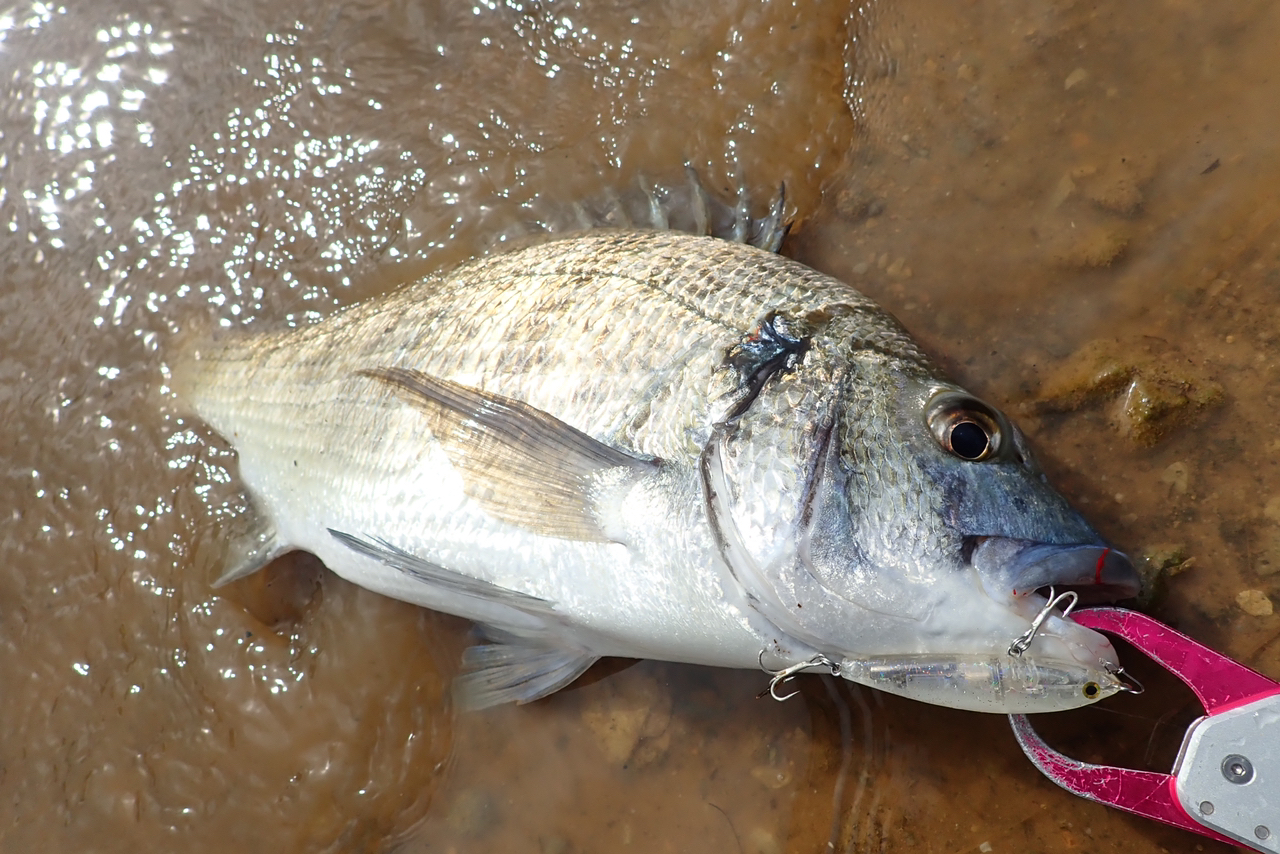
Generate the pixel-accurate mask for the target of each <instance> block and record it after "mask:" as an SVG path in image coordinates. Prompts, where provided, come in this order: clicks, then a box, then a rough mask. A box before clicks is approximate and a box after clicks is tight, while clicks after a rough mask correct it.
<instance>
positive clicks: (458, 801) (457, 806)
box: [445, 789, 499, 837]
mask: <svg viewBox="0 0 1280 854" xmlns="http://www.w3.org/2000/svg"><path fill="white" fill-rule="evenodd" d="M498 820H499V819H498V804H497V802H496V801H495V800H494V798H493V795H491V794H489V793H488V792H486V791H484V790H482V789H467V790H465V791H462V792H459V793H458V796H457V797H456V798H454V799H453V806H452V807H451V808H450V810H449V813H448V815H447V816H446V817H445V823H446V824H447V825H448V826H449V829H450V830H452V831H453V832H454V833H455V834H456V835H458V836H460V837H476V836H481V835H483V834H484V833H485V832H487V831H488V830H489V829H490V828H492V827H493V826H494V825H495V824H496V823H497V822H498Z"/></svg>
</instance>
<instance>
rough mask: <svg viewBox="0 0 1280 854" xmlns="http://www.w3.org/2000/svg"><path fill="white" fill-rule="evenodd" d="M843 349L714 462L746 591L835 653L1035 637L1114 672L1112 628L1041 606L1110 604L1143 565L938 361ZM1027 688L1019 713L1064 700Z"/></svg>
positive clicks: (760, 404)
mask: <svg viewBox="0 0 1280 854" xmlns="http://www.w3.org/2000/svg"><path fill="white" fill-rule="evenodd" d="M839 364H840V360H838V359H826V360H825V363H824V357H823V354H822V353H821V352H820V348H819V347H817V346H815V347H814V348H813V350H812V351H810V352H809V353H807V354H806V362H805V363H803V364H801V365H799V366H798V367H797V368H796V369H795V371H794V372H793V373H792V374H789V375H787V376H785V377H780V378H777V380H776V382H774V383H773V384H772V385H771V386H770V387H768V388H766V389H764V390H763V391H762V392H761V394H760V396H759V399H757V400H756V401H755V402H754V403H753V405H752V407H751V409H750V410H748V411H747V412H746V413H745V414H744V416H743V419H742V421H743V423H742V424H740V425H739V426H738V429H737V430H736V431H735V434H734V436H733V438H732V439H731V440H729V441H727V442H726V448H725V449H722V450H721V451H720V452H718V453H720V454H721V458H720V459H719V460H715V459H713V460H712V463H713V465H712V466H711V470H712V472H713V474H714V472H715V471H716V468H715V467H716V465H720V466H721V469H722V471H721V474H722V475H723V478H724V480H725V483H724V484H723V491H724V493H725V494H726V495H727V496H728V497H729V500H728V501H726V502H725V505H726V506H725V508H724V509H725V512H726V513H727V514H729V515H732V516H733V517H734V518H733V520H732V524H731V525H729V526H728V527H729V528H730V529H731V533H730V535H729V536H727V537H724V538H723V540H724V542H726V543H727V547H726V550H725V552H726V557H727V559H728V562H729V563H730V565H731V566H732V567H733V570H734V573H735V575H737V576H738V578H739V580H740V581H743V583H744V586H745V587H746V588H748V590H749V598H750V600H751V601H752V603H753V606H754V607H755V608H756V609H757V610H758V611H759V612H760V613H762V614H764V615H765V616H766V617H767V618H768V619H769V620H770V621H771V622H772V623H773V624H774V626H775V627H776V628H777V629H778V630H780V631H781V632H785V633H786V634H787V635H788V636H789V637H790V638H793V639H795V640H796V641H798V642H799V643H800V644H802V645H803V646H802V647H800V648H801V649H812V650H817V651H819V652H821V653H822V654H823V655H825V656H827V657H829V658H832V659H840V658H843V659H844V660H855V659H859V658H862V659H867V658H870V657H875V656H907V657H912V656H914V657H915V658H914V659H913V660H916V661H919V660H923V659H928V658H929V657H935V658H937V659H938V660H942V659H943V658H949V659H951V660H959V659H967V660H977V659H982V660H989V659H990V658H991V657H993V656H994V657H1000V656H1008V655H1009V649H1010V647H1011V646H1012V644H1013V642H1014V641H1015V640H1017V639H1018V638H1023V637H1029V639H1030V642H1029V644H1028V647H1027V649H1026V651H1025V652H1024V653H1022V656H1024V657H1025V658H1026V660H1030V661H1041V662H1045V663H1051V664H1052V665H1053V666H1054V667H1059V668H1066V669H1068V670H1070V669H1071V668H1075V671H1074V672H1077V673H1078V675H1079V680H1080V684H1081V685H1090V684H1094V683H1095V682H1097V681H1104V682H1107V683H1108V684H1116V683H1115V680H1114V679H1109V677H1108V676H1107V674H1109V673H1113V672H1114V671H1115V670H1116V669H1117V659H1116V655H1115V651H1114V649H1113V648H1112V646H1111V644H1110V642H1109V641H1108V640H1107V639H1106V638H1105V637H1103V636H1102V635H1100V634H1098V633H1097V632H1095V631H1093V630H1091V629H1088V628H1085V627H1084V626H1081V625H1079V624H1077V623H1075V622H1074V621H1072V620H1070V619H1069V618H1068V617H1066V616H1065V615H1063V614H1062V613H1060V611H1053V610H1051V609H1048V608H1047V607H1046V606H1047V605H1048V603H1049V591H1050V590H1052V591H1053V592H1054V593H1055V594H1062V593H1064V592H1067V591H1070V592H1072V593H1074V594H1075V596H1076V597H1078V600H1079V601H1080V602H1090V603H1095V602H1105V601H1117V600H1120V599H1124V598H1128V597H1131V596H1134V595H1136V594H1137V593H1138V590H1139V586H1140V585H1139V577H1138V575H1137V573H1136V571H1135V570H1134V568H1133V566H1132V565H1131V563H1130V562H1129V560H1128V558H1127V557H1125V556H1124V555H1123V554H1121V553H1120V552H1118V551H1116V550H1115V549H1113V548H1112V547H1111V546H1109V545H1108V544H1107V543H1106V542H1105V541H1104V540H1103V539H1102V538H1101V537H1100V536H1099V534H1098V533H1097V532H1096V531H1095V530H1094V529H1093V528H1092V527H1091V526H1090V525H1089V524H1088V522H1086V521H1085V520H1084V518H1083V517H1082V516H1081V515H1080V514H1079V513H1078V512H1077V511H1076V510H1075V509H1074V508H1072V507H1071V506H1070V504H1069V503H1068V502H1067V501H1066V499H1065V498H1063V497H1062V495H1061V494H1059V493H1058V492H1057V491H1056V490H1054V489H1053V487H1052V486H1050V485H1049V483H1048V481H1047V479H1046V478H1045V475H1044V473H1043V472H1042V471H1041V469H1040V467H1039V466H1038V465H1037V464H1036V462H1035V459H1034V458H1033V456H1032V454H1031V451H1030V449H1029V447H1028V445H1027V442H1026V439H1025V437H1024V436H1023V435H1022V433H1021V432H1020V431H1019V430H1018V429H1017V428H1016V427H1015V426H1014V425H1013V424H1012V423H1011V422H1010V420H1009V419H1008V418H1007V417H1006V416H1005V415H1004V414H1003V413H1001V412H1000V411H999V410H998V409H996V408H995V407H993V406H991V405H990V404H987V403H986V402H984V401H982V400H980V399H979V398H977V397H975V396H974V395H972V394H970V393H969V392H967V391H965V390H964V389H963V388H961V387H959V386H957V385H955V384H954V383H951V382H950V381H948V380H946V379H945V378H942V377H940V375H939V372H938V371H937V370H936V369H934V368H933V367H932V366H931V365H930V364H928V363H925V364H923V365H921V364H919V363H910V362H909V363H907V364H905V365H904V363H903V360H901V359H896V358H893V357H892V355H891V354H890V355H886V354H883V353H878V354H871V355H870V356H864V357H863V358H861V359H859V360H853V361H851V362H849V363H847V365H846V367H847V370H842V369H841V368H840V367H839ZM810 371H812V373H810V374H809V376H808V377H807V378H806V372H810ZM824 385H825V390H820V389H821V387H822V386H824ZM788 418H789V419H790V421H789V423H788V420H787V419H788ZM733 441H740V442H741V443H742V447H740V448H738V449H736V450H730V449H729V448H728V445H731V444H732V443H733ZM768 443H772V447H770V448H768V449H767V450H766V448H765V447H764V445H766V444H768ZM752 444H756V445H758V447H755V449H754V450H749V449H748V448H747V446H748V445H752ZM784 451H788V452H790V454H791V456H790V458H789V459H788V454H787V453H785V452H784ZM787 465H791V466H793V467H794V470H795V472H797V474H795V476H794V479H793V480H792V481H790V482H788V481H787V478H786V476H783V475H780V474H779V471H778V470H779V469H780V468H784V467H786V466H787ZM729 481H735V483H730V482H729ZM788 486H790V489H789V490H788ZM784 493H785V494H787V495H789V496H790V497H791V499H793V500H794V503H793V504H792V503H788V500H787V499H786V498H779V496H780V495H782V494H784ZM753 496H754V503H753ZM760 499H763V501H761V500H760ZM761 505H763V506H761ZM722 527H724V526H722ZM1046 611H1049V613H1047V614H1044V613H1043V612H1046ZM1037 618H1039V620H1037ZM1033 623H1037V627H1036V628H1035V630H1034V631H1033V630H1032V625H1033ZM921 657H923V659H922V658H921ZM1086 696H1088V695H1087V694H1086ZM1096 696H1097V695H1096V694H1095V695H1093V696H1088V699H1089V700H1090V701H1091V700H1092V699H1094V698H1095V697H1096ZM1023 699H1024V700H1026V702H1024V703H1023V704H1022V705H1018V706H1017V709H1018V710H1020V711H1036V710H1041V711H1048V710H1056V709H1058V708H1062V706H1061V705H1052V706H1051V705H1049V704H1048V703H1047V701H1046V704H1044V705H1037V704H1036V702H1035V699H1034V698H1031V699H1027V698H1023ZM1077 704H1082V703H1077ZM970 707H973V706H970ZM1006 710H1012V707H1008V708H1007V709H1006Z"/></svg>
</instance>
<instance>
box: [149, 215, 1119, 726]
mask: <svg viewBox="0 0 1280 854" xmlns="http://www.w3.org/2000/svg"><path fill="white" fill-rule="evenodd" d="M172 384H173V388H174V390H175V392H176V394H177V395H178V398H179V399H180V400H181V401H182V402H183V404H184V405H185V406H186V407H189V409H190V410H192V411H194V412H195V413H196V414H197V415H198V416H199V417H200V418H202V419H204V420H205V421H206V422H207V423H208V424H209V425H211V426H212V427H213V429H215V430H216V431H217V432H218V433H220V434H221V435H222V436H223V437H225V438H226V440H227V441H228V442H230V444H231V445H232V446H233V447H234V448H235V450H236V451H237V452H238V454H239V471H240V476H241V478H242V479H243V482H244V484H245V485H246V486H247V489H248V491H249V492H250V494H251V496H252V498H253V501H254V504H255V508H256V512H257V517H258V520H259V525H258V528H257V531H256V533H255V535H254V536H253V537H252V538H251V539H250V540H249V541H248V543H247V544H242V547H241V550H240V553H239V554H238V555H237V556H236V557H235V559H234V560H233V561H232V565H231V567H230V568H229V571H228V573H227V575H226V576H225V579H224V580H229V579H234V578H238V577H240V576H242V575H245V574H248V573H250V572H252V571H254V570H256V569H258V568H259V567H261V566H262V565H264V564H265V563H266V562H268V561H269V560H271V559H272V558H273V557H275V556H277V555H279V554H281V553H282V552H284V551H287V550H291V549H304V550H306V551H309V552H312V553H313V554H315V555H317V556H319V557H320V558H321V559H322V560H323V562H324V563H325V564H326V565H327V566H328V567H329V568H330V569H332V570H333V571H334V572H336V573H338V574H339V575H341V576H343V577H344V578H347V579H349V580H350V581H353V582H355V583H356V584H359V585H362V586H364V587H367V588H369V589H371V590H375V591H377V592H379V593H383V594H385V595H388V596H393V597H395V598H398V599H403V600H406V601H408V602H413V603H417V604H419V605H422V606H425V607H428V608H433V609H436V610H440V611H446V612H449V613H452V614H457V615H460V616H463V617H467V618H469V619H471V620H474V621H476V622H477V623H479V624H481V625H482V626H483V628H484V630H485V632H486V634H487V640H486V642H485V643H482V644H480V645H477V646H475V647H473V648H472V649H471V650H469V651H468V653H467V654H466V656H465V659H464V673H463V676H461V677H460V679H459V686H458V687H459V691H460V696H461V697H462V700H463V702H464V703H465V704H466V705H470V706H477V707H478V706H486V705H491V704H494V703H501V702H508V701H517V702H527V701H530V700H533V699H536V698H539V697H542V696H545V695H547V694H549V693H551V692H553V691H556V690H558V689H560V688H562V687H563V686H565V685H567V684H569V683H570V682H572V681H573V680H574V679H576V678H577V677H578V676H579V675H580V674H581V673H582V672H583V671H585V670H586V669H587V668H588V667H589V666H590V665H591V663H592V662H594V661H595V660H596V659H597V658H599V657H601V656H623V657H631V658H654V659H661V660H668V661H682V662H691V663H698V664H707V665H718V666H725V667H739V668H756V667H763V668H768V669H770V672H773V673H776V674H777V676H776V677H775V680H774V687H776V685H777V684H778V683H779V682H780V681H781V680H782V679H785V678H788V677H789V676H790V675H792V674H794V673H797V672H799V671H801V670H805V669H812V668H829V669H830V671H831V672H833V673H839V674H840V675H842V676H845V677H846V678H849V679H853V680H855V681H859V682H864V683H866V684H871V685H874V686H875V687H879V688H883V689H886V690H890V691H895V692H897V693H901V694H905V695H907V696H912V697H916V698H918V699H922V700H925V701H928V702H936V703H942V704H945V705H949V706H955V707H959V708H970V709H979V710H986V711H999V712H1012V711H1021V712H1030V711H1053V710H1059V709H1064V708H1071V707H1074V706H1079V705H1083V704H1085V703H1088V702H1092V701H1093V700H1095V699H1098V698H1099V697H1102V696H1106V695H1107V694H1110V693H1113V692H1115V691H1116V690H1120V689H1121V688H1122V687H1123V686H1122V684H1121V682H1120V681H1119V680H1118V679H1117V678H1116V676H1115V669H1116V658H1115V653H1114V651H1113V650H1112V648H1111V646H1110V644H1109V643H1108V642H1107V641H1106V640H1105V639H1104V638H1103V637H1102V636H1101V635H1098V634H1096V633H1094V632H1092V631H1090V630H1089V629H1086V628H1084V627H1082V626H1080V625H1078V624H1076V623H1075V622H1073V621H1071V620H1070V619H1065V618H1064V616H1060V615H1058V614H1049V613H1048V612H1049V611H1050V610H1051V609H1049V608H1047V607H1046V605H1047V599H1046V597H1045V596H1044V595H1042V592H1041V591H1042V590H1044V589H1046V588H1050V587H1055V588H1056V589H1057V590H1058V591H1062V590H1064V589H1066V588H1070V589H1072V590H1075V591H1077V592H1080V593H1092V594H1094V598H1097V599H1108V598H1110V599H1116V598H1122V597H1125V596H1129V595H1133V594H1134V593H1136V591H1137V587H1138V579H1137V576H1136V573H1135V572H1134V570H1133V568H1132V567H1131V566H1130V564H1129V562H1128V560H1127V559H1126V558H1125V557H1124V556H1123V555H1121V554H1120V553H1118V552H1116V551H1114V550H1112V549H1110V548H1109V547H1108V546H1107V545H1106V543H1104V542H1103V541H1102V539H1101V538H1100V537H1099V536H1098V534H1097V533H1096V532H1095V531H1094V530H1093V529H1092V528H1091V527H1090V526H1089V525H1088V524H1087V523H1086V522H1085V521H1084V520H1083V519H1082V518H1081V517H1080V515H1079V514H1078V513H1076V512H1075V511H1074V510H1073V509H1072V508H1071V507H1070V506H1069V505H1068V504H1067V502H1066V501H1065V500H1064V499H1063V498H1062V497H1061V496H1060V495H1059V494H1058V493H1057V492H1055V491H1054V490H1053V489H1052V488H1051V487H1050V486H1048V485H1047V483H1046V481H1045V478H1044V476H1043V474H1042V473H1041V471H1040V469H1039V468H1038V467H1037V466H1036V464H1035V462H1034V461H1033V459H1032V457H1031V453H1030V451H1029V450H1028V448H1027V444H1026V442H1025V440H1024V438H1023V436H1022V434H1021V433H1020V432H1019V431H1018V430H1017V428H1015V427H1014V426H1013V425H1012V424H1011V423H1010V422H1009V421H1008V419H1007V418H1006V417H1005V416H1004V415H1003V414H1001V413H1000V412H999V411H998V410H997V409H996V408H994V407H992V406H990V405H988V404H986V403H984V402H982V401H980V400H978V399H977V398H975V397H974V396H973V395H971V394H969V393H968V392H966V391H964V390H963V389H962V388H960V387H959V386H957V385H955V384H954V383H952V382H951V381H950V380H948V379H947V378H946V377H945V376H944V374H943V372H942V371H941V370H940V369H939V368H938V366H937V365H936V364H935V363H934V362H933V361H931V360H930V359H929V358H928V357H927V356H925V354H924V353H922V352H921V351H920V350H919V348H918V347H917V346H916V344H915V343H914V342H913V341H912V339H911V338H910V337H909V336H908V335H907V333H906V332H905V331H904V330H903V329H902V328H901V326H900V325H899V324H898V322H897V321H896V320H895V319H894V318H893V317H891V316H890V315H889V314H888V313H886V312H885V311H883V310H882V309H880V308H879V307H878V306H876V305H875V304H874V303H872V302H871V301H870V300H869V299H867V298H866V297H864V296H863V295H861V294H860V293H858V292H857V291H855V290H853V289H852V288H850V287H849V286H848V285H845V284H843V283H841V282H839V281H837V280H835V279H832V278H830V277H828V276H824V275H821V274H819V273H817V272H815V271H814V270H811V269H809V268H807V267H805V266H803V265H801V264H799V263H797V262H795V261H792V260H789V259H787V258H785V257H781V256H779V255H775V254H773V253H770V252H766V251H762V250H760V249H757V248H754V247H751V246H745V245H741V244H738V243H733V242H729V241H725V240H719V239H716V238H712V237H705V236H692V235H687V234H680V233H674V232H664V231H597V232H589V233H586V234H584V235H581V236H576V237H571V238H567V239H561V240H556V241H553V242H547V243H544V244H542V245H538V246H533V247H529V248H525V249H522V250H518V251H513V252H509V253H507V254H501V255H495V256H491V257H486V258H481V259H479V260H476V261H472V262H470V263H467V264H465V265H463V266H462V267H460V268H458V269H457V270H455V271H454V272H452V273H450V274H448V275H444V276H438V277H429V278H427V279H424V280H421V281H418V282H415V283H412V284H410V285H408V286H406V287H404V288H403V289H402V290H399V291H397V292H395V293H392V294H390V295H388V296H385V297H383V298H379V299H374V300H370V301H367V302H364V303H361V304H357V305H354V306H352V307H350V308H348V309H347V310H345V311H342V312H340V313H338V314H336V315H334V316H332V317H330V318H328V319H326V320H324V321H322V322H319V323H316V324H314V325H312V326H309V327H305V328H300V329H286V330H282V331H279V332H273V333H269V334H259V335H243V334H226V335H224V336H223V337H220V338H211V339H205V340H203V341H200V342H198V343H194V344H190V345H188V346H187V347H186V348H185V349H184V350H182V351H181V352H179V353H177V354H175V358H174V360H173V383H172ZM1037 617H1040V618H1041V622H1040V623H1038V624H1037V625H1038V628H1035V629H1033V628H1032V622H1033V620H1036V618H1037ZM1019 637H1022V638H1023V646H1025V647H1027V648H1026V650H1025V651H1020V649H1019V648H1015V649H1012V650H1011V649H1010V647H1011V644H1012V641H1013V640H1014V639H1015V638H1019ZM775 696H776V695H775Z"/></svg>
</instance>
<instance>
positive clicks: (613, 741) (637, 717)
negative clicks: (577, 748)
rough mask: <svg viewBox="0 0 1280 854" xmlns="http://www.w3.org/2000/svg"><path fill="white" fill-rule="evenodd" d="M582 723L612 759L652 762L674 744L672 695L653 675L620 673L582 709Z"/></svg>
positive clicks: (624, 761)
mask: <svg viewBox="0 0 1280 854" xmlns="http://www.w3.org/2000/svg"><path fill="white" fill-rule="evenodd" d="M582 722H583V724H584V725H585V726H586V728H587V730H588V731H590V732H591V734H592V735H594V736H595V739H596V743H597V744H598V745H599V746H600V750H601V751H602V752H603V753H604V755H605V756H606V757H607V758H608V759H609V760H610V761H611V762H615V763H619V764H622V763H628V764H633V765H637V766H645V765H651V764H653V763H654V762H657V761H658V760H659V759H661V758H662V757H663V756H665V755H666V752H667V750H668V748H669V747H670V744H671V733H670V732H669V727H670V725H671V694H670V692H669V691H668V690H667V689H666V688H665V687H664V686H662V685H660V684H658V682H657V680H656V679H653V678H652V677H649V676H646V675H642V674H619V678H616V679H611V680H607V681H606V683H605V684H604V687H602V688H601V690H600V691H599V694H598V695H597V697H596V698H595V701H594V702H593V703H592V704H591V705H589V706H588V707H587V708H586V709H584V710H583V712H582Z"/></svg>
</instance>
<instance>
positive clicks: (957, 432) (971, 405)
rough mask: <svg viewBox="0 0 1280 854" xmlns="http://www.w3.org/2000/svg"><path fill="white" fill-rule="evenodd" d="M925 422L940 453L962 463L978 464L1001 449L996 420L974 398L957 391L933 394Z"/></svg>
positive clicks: (984, 406) (988, 408)
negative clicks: (943, 451)
mask: <svg viewBox="0 0 1280 854" xmlns="http://www.w3.org/2000/svg"><path fill="white" fill-rule="evenodd" d="M926 420H927V421H928V424H929V429H930V430H932V431H933V435H934V437H935V438H936V439H937V440H938V444H939V445H941V446H942V448H943V450H945V451H947V452H948V453H952V454H955V455H956V456H957V457H959V458H960V459H962V460H967V461H968V462H972V463H976V462H981V461H982V460H986V459H990V458H991V457H993V456H994V455H995V454H996V452H997V451H999V450H1000V439H1001V430H1000V420H999V417H998V416H997V415H996V413H995V411H994V410H993V409H991V407H989V406H987V405H986V404H985V403H983V402H982V401H980V400H977V399H976V398H972V397H969V396H968V395H966V394H959V393H956V392H944V393H943V394H939V395H936V396H935V397H934V399H933V400H932V401H930V403H929V407H928V414H927V416H926Z"/></svg>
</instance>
